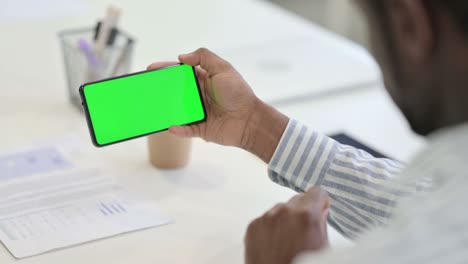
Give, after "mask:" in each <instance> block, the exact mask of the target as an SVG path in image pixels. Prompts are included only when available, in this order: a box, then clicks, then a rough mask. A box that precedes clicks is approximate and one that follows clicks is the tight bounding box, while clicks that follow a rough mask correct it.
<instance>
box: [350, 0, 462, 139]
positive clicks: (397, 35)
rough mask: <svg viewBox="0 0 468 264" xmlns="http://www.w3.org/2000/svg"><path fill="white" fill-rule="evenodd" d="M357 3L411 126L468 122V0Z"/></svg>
mask: <svg viewBox="0 0 468 264" xmlns="http://www.w3.org/2000/svg"><path fill="white" fill-rule="evenodd" d="M357 1H358V3H359V5H360V6H361V7H362V8H363V10H364V13H365V14H366V17H367V20H368V22H369V29H370V36H371V46H372V51H373V53H374V55H375V56H376V58H377V61H378V62H379V64H380V65H381V67H382V71H383V74H384V79H385V84H386V87H387V90H388V91H389V93H390V95H391V96H392V98H393V99H394V101H395V102H396V104H397V105H398V106H399V107H400V109H401V110H402V111H403V113H404V114H405V116H406V117H407V119H408V120H409V122H410V124H411V126H412V128H413V130H414V131H415V132H417V133H419V134H422V135H427V134H429V133H431V132H433V131H435V130H437V129H439V128H442V127H447V126H452V125H456V124H460V123H463V122H468V1H467V0H357Z"/></svg>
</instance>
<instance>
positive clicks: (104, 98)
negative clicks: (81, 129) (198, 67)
mask: <svg viewBox="0 0 468 264" xmlns="http://www.w3.org/2000/svg"><path fill="white" fill-rule="evenodd" d="M79 93H80V96H81V100H82V104H83V108H84V112H85V115H86V119H87V122H88V127H89V131H90V134H91V139H92V141H93V143H94V145H95V146H97V147H103V146H107V145H111V144H114V143H118V142H123V141H126V140H130V139H134V138H138V137H142V136H146V135H149V134H153V133H157V132H161V131H164V130H167V129H169V127H171V126H174V125H190V124H194V123H198V122H203V121H205V119H206V111H205V107H204V105H203V100H202V96H201V91H200V86H199V84H198V80H197V76H196V73H195V68H194V67H192V66H190V65H185V64H178V65H174V66H170V67H166V68H162V69H156V70H150V71H144V72H137V73H133V74H130V75H125V76H120V77H115V78H110V79H105V80H101V81H97V82H92V83H87V84H84V85H82V86H81V87H80V89H79Z"/></svg>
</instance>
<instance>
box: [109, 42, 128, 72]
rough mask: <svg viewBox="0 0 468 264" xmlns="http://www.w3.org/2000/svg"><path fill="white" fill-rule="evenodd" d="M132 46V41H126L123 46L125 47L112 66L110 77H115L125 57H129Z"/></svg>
mask: <svg viewBox="0 0 468 264" xmlns="http://www.w3.org/2000/svg"><path fill="white" fill-rule="evenodd" d="M132 44H133V40H132V39H128V40H127V43H126V44H125V47H123V48H122V53H121V54H120V56H119V58H118V59H117V61H116V62H115V64H114V68H113V69H112V72H111V76H115V75H117V73H118V71H119V68H120V66H122V64H123V63H124V62H125V60H126V59H127V57H128V56H129V55H130V51H131V48H132Z"/></svg>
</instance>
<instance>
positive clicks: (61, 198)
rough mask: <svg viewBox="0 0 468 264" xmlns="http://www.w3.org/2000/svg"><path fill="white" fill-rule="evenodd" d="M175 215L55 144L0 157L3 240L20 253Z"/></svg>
mask: <svg viewBox="0 0 468 264" xmlns="http://www.w3.org/2000/svg"><path fill="white" fill-rule="evenodd" d="M170 221H171V220H170V219H169V218H168V217H167V216H165V215H164V214H162V213H161V212H160V211H159V210H158V208H156V207H155V206H154V204H152V203H150V202H149V201H145V200H143V199H141V198H136V197H134V196H132V195H131V194H130V193H128V192H126V191H125V190H123V189H122V187H120V186H119V185H117V184H116V183H115V182H114V180H113V178H112V177H108V176H106V175H105V174H104V173H102V172H100V170H99V169H96V168H77V167H75V166H74V165H73V164H72V163H71V162H70V161H69V160H68V159H67V158H66V156H65V155H63V154H62V153H61V152H60V151H59V150H58V149H57V148H54V147H46V148H40V149H36V150H32V151H27V152H20V153H15V154H10V155H6V156H0V240H1V241H2V243H3V244H4V245H5V246H6V247H7V248H8V250H9V251H10V252H11V253H12V254H13V255H14V256H15V257H16V258H23V257H28V256H33V255H37V254H41V253H44V252H47V251H50V250H54V249H58V248H64V247H69V246H73V245H77V244H80V243H83V242H88V241H92V240H96V239H100V238H105V237H109V236H113V235H117V234H121V233H125V232H130V231H134V230H139V229H144V228H149V227H154V226H158V225H163V224H167V223H169V222H170Z"/></svg>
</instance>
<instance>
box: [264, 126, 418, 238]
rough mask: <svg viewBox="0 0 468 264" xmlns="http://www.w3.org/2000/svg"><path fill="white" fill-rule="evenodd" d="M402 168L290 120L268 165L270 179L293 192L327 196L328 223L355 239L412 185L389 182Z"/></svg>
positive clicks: (387, 213)
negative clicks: (320, 191) (320, 192)
mask: <svg viewBox="0 0 468 264" xmlns="http://www.w3.org/2000/svg"><path fill="white" fill-rule="evenodd" d="M402 167H403V164H401V163H400V162H397V161H393V160H389V159H377V158H374V157H372V156H371V155H369V154H368V153H366V152H364V151H362V150H358V149H355V148H353V147H350V146H345V145H341V144H339V143H338V142H336V141H335V140H333V139H331V138H329V137H327V136H325V135H323V134H321V133H318V132H316V131H313V130H311V129H309V128H307V127H306V126H304V125H302V124H300V123H299V122H297V121H295V120H291V121H290V122H289V124H288V126H287V128H286V130H285V131H284V133H283V136H282V138H281V140H280V142H279V144H278V147H277V148H276V151H275V153H274V155H273V156H272V159H271V161H270V163H269V166H268V174H269V176H270V178H271V179H272V180H273V181H274V182H276V183H278V184H280V185H283V186H286V187H288V188H291V189H294V190H296V191H298V192H305V191H306V190H308V189H309V188H311V187H313V186H318V187H321V188H322V189H324V190H326V191H327V192H328V193H329V196H330V201H331V208H330V209H331V210H330V215H329V222H330V224H331V225H333V226H334V227H335V228H336V229H337V230H338V231H340V232H341V233H342V234H344V235H346V236H348V237H350V238H355V237H357V236H358V235H359V234H360V233H361V232H363V231H365V230H368V229H370V228H372V227H374V226H377V225H381V224H383V223H386V222H387V220H388V219H389V218H390V216H391V214H392V210H393V208H394V207H395V204H396V201H397V199H399V198H400V197H401V196H403V195H405V194H409V193H411V192H412V191H414V186H413V187H411V186H401V185H396V184H395V183H393V181H389V179H391V178H392V177H394V176H395V175H396V174H398V173H399V172H400V171H401V169H402Z"/></svg>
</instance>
